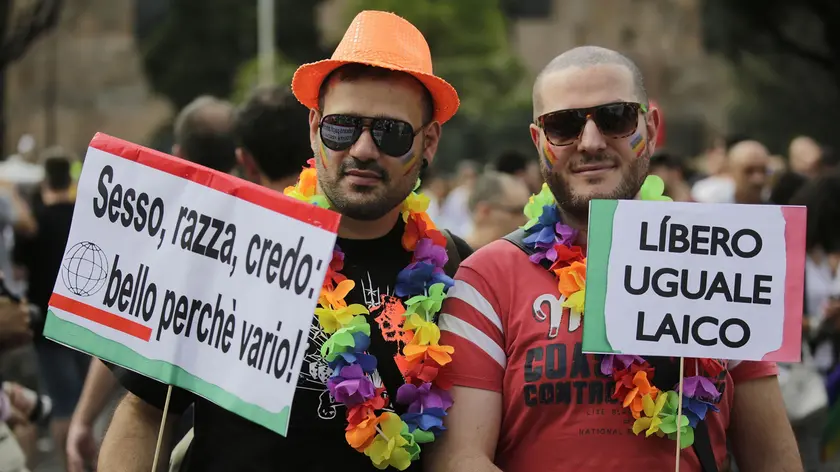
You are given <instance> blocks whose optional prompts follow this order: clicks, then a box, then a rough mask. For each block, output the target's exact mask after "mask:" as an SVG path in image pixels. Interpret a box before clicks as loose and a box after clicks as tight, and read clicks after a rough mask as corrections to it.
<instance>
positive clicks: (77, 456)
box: [67, 416, 99, 472]
mask: <svg viewBox="0 0 840 472" xmlns="http://www.w3.org/2000/svg"><path fill="white" fill-rule="evenodd" d="M98 452H99V448H98V446H97V444H96V439H94V437H93V427H92V425H90V424H85V423H84V422H83V421H81V420H80V419H78V418H76V417H75V416H74V417H73V419H72V420H71V421H70V430H69V431H68V432H67V471H68V472H86V471H87V470H89V469H90V470H93V471H96V456H97V453H98Z"/></svg>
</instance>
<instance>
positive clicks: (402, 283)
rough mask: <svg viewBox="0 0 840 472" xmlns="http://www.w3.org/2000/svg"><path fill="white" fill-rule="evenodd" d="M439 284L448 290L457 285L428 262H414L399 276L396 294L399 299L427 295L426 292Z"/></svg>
mask: <svg viewBox="0 0 840 472" xmlns="http://www.w3.org/2000/svg"><path fill="white" fill-rule="evenodd" d="M437 283H442V284H444V286H445V289H446V290H449V287H451V286H452V285H454V284H455V282H454V281H453V280H452V279H451V278H450V277H449V276H447V275H446V273H445V272H444V271H443V269H441V268H440V267H435V266H434V265H433V264H432V263H430V262H428V261H417V262H412V263H411V264H409V265H407V266H406V267H405V269H403V270H401V271H400V273H399V274H397V284H396V287H394V292H395V293H396V295H397V296H398V297H410V296H414V295H425V294H426V290H427V289H428V288H429V287H430V286H432V285H434V284H437Z"/></svg>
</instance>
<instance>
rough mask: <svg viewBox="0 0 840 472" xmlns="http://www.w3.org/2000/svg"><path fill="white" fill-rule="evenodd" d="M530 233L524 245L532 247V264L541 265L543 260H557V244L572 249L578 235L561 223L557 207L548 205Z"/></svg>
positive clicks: (530, 257) (574, 230)
mask: <svg viewBox="0 0 840 472" xmlns="http://www.w3.org/2000/svg"><path fill="white" fill-rule="evenodd" d="M528 232H529V233H530V234H529V235H528V236H527V237H525V239H524V241H523V242H524V243H525V244H527V245H528V246H530V247H531V248H532V249H533V250H534V253H533V254H532V255H531V256H529V259H531V262H533V263H535V264H539V263H540V261H542V260H543V259H548V260H550V261H551V262H555V261H556V260H557V250H556V249H555V246H556V245H557V244H563V245H566V246H569V247H571V245H572V242H573V241H574V240H575V238H576V237H577V235H578V232H577V230H576V229H574V228H572V227H571V226H568V225H566V224H564V223H563V222H562V221H560V213H559V212H558V211H557V208H556V207H553V206H551V207H549V206H548V205H546V206H545V207H544V209H543V213H542V215H540V217H539V221H538V222H537V224H535V225H534V226H533V227H531V228H530V229H529V230H528Z"/></svg>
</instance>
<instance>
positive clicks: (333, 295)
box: [318, 279, 356, 308]
mask: <svg viewBox="0 0 840 472" xmlns="http://www.w3.org/2000/svg"><path fill="white" fill-rule="evenodd" d="M355 286H356V282H353V281H352V280H350V279H347V280H343V281H341V282H339V284H338V285H336V287H335V288H334V289H332V290H327V289H325V288H321V296H319V297H318V304H319V305H321V306H322V307H324V308H329V307H333V308H341V307H345V306H347V302H345V301H344V298H345V297H346V296H347V294H348V293H350V291H351V290H353V287H355Z"/></svg>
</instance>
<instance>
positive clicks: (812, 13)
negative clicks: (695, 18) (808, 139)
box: [703, 0, 840, 152]
mask: <svg viewBox="0 0 840 472" xmlns="http://www.w3.org/2000/svg"><path fill="white" fill-rule="evenodd" d="M703 14H704V29H705V42H706V47H707V49H708V50H709V51H711V52H715V53H719V54H721V55H723V56H724V57H726V58H727V59H729V60H730V61H731V62H732V64H733V65H734V71H735V75H734V78H735V81H736V85H737V86H738V88H739V90H740V92H741V96H742V98H741V100H740V101H739V103H737V104H736V106H734V107H733V109H732V114H731V122H732V126H731V128H733V131H738V132H746V133H749V134H751V135H754V136H756V137H757V138H759V139H761V140H763V141H764V142H766V143H767V144H768V145H769V146H770V147H771V148H772V149H773V150H775V151H776V152H786V151H787V144H788V143H789V141H790V139H791V138H793V137H795V136H796V135H799V134H806V135H810V136H813V137H815V138H816V139H818V140H820V141H822V142H824V143H827V144H831V145H834V146H837V145H838V144H840V137H838V135H837V133H836V125H835V124H836V123H837V122H838V120H840V2H837V1H836V0H797V1H795V2H792V1H786V0H737V1H732V0H704V11H703Z"/></svg>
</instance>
